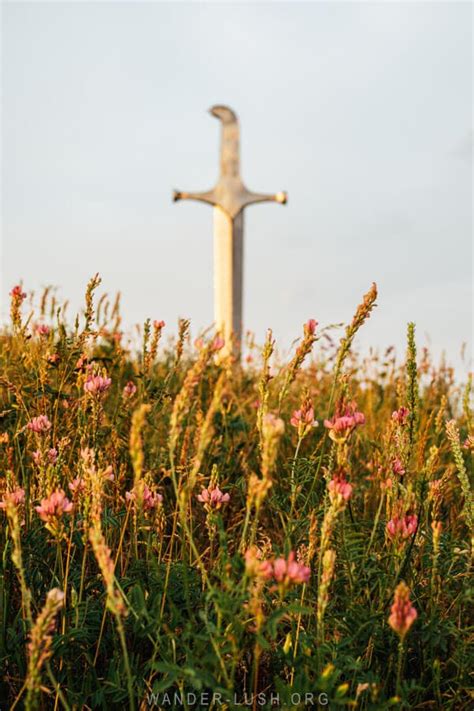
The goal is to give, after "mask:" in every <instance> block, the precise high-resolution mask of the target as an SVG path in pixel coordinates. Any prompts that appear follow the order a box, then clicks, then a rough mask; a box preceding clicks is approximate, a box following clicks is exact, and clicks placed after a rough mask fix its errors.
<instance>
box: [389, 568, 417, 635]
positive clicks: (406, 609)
mask: <svg viewBox="0 0 474 711" xmlns="http://www.w3.org/2000/svg"><path fill="white" fill-rule="evenodd" d="M417 617H418V613H417V611H416V610H415V608H414V607H413V605H412V604H411V602H410V590H409V588H408V587H407V586H406V585H405V583H404V582H401V583H399V584H398V585H397V587H396V589H395V595H394V599H393V605H392V607H391V608H390V617H389V618H388V624H389V625H390V627H391V628H392V629H393V630H394V632H396V633H397V634H398V635H399V637H400V638H401V639H402V640H403V638H404V637H405V635H406V634H407V632H408V630H409V629H410V627H411V626H412V624H413V623H414V621H415V620H416V618H417Z"/></svg>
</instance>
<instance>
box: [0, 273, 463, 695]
mask: <svg viewBox="0 0 474 711" xmlns="http://www.w3.org/2000/svg"><path fill="white" fill-rule="evenodd" d="M98 284H99V280H98V279H97V278H94V279H92V280H91V282H90V283H89V285H88V288H87V293H86V305H85V310H84V314H83V315H82V316H81V318H80V319H77V321H76V323H75V326H74V327H73V328H69V327H68V326H67V325H66V323H65V317H64V312H63V309H62V308H61V306H60V305H59V304H57V303H56V301H55V299H54V296H52V294H51V292H48V291H47V292H45V293H44V294H43V295H42V297H41V299H40V301H39V303H38V305H37V307H36V310H33V309H32V304H33V301H32V300H29V299H28V298H27V296H26V294H25V293H24V292H23V289H22V287H21V286H17V287H15V288H14V289H13V290H12V292H11V323H10V325H9V326H8V327H7V328H5V330H4V331H3V333H2V334H1V337H0V386H1V390H0V393H1V403H0V428H1V430H0V431H1V434H0V461H1V469H0V506H1V509H2V510H0V541H1V545H2V550H3V555H2V561H1V577H0V615H1V619H0V663H1V668H2V671H3V674H2V676H3V681H2V687H1V694H0V706H1V708H10V709H13V708H23V707H25V706H26V708H31V709H32V708H43V709H56V708H62V707H63V708H66V709H67V708H69V709H113V708H119V707H121V708H124V707H125V708H131V709H132V708H143V709H145V708H148V707H152V706H155V707H160V708H214V709H215V708H224V709H225V708H226V709H233V708H237V707H238V704H241V705H242V704H244V703H247V704H248V705H249V707H253V708H265V707H266V708H270V705H271V703H276V701H277V700H278V701H279V704H280V707H282V708H286V709H290V708H304V707H305V705H306V707H310V708H318V707H324V706H325V705H326V706H327V707H328V708H331V709H333V708H339V707H342V708H357V709H386V708H389V707H395V708H405V709H406V708H413V709H468V708H472V703H473V700H472V695H470V692H469V679H468V675H469V672H470V669H472V655H471V656H470V647H469V644H470V635H472V627H471V628H470V627H469V619H468V609H469V605H470V604H472V600H470V593H471V590H470V586H469V574H470V565H471V533H472V521H473V508H472V494H471V489H470V484H469V475H468V471H469V466H468V465H469V456H470V450H472V446H473V439H472V434H473V433H472V429H471V425H472V421H471V415H470V410H469V399H470V382H468V383H467V384H466V383H460V382H459V381H458V380H456V378H455V376H454V373H453V371H452V370H451V369H450V368H449V367H447V366H446V365H445V364H441V366H439V367H436V366H435V365H434V364H433V363H432V361H431V359H430V354H429V353H428V352H427V351H426V350H424V351H423V352H422V354H421V357H420V356H417V353H416V345H415V330H414V326H413V324H409V326H408V344H407V354H406V359H405V360H404V362H403V363H398V362H397V361H396V358H395V355H394V352H393V350H392V349H389V350H387V352H386V353H385V354H384V355H383V357H380V356H379V355H377V354H375V353H374V354H373V355H372V356H371V357H369V358H365V359H359V358H358V357H357V356H356V355H355V354H354V351H353V341H354V337H355V336H356V333H357V331H358V329H359V328H360V327H362V326H363V323H364V321H365V320H366V319H367V318H368V317H369V316H370V313H371V311H372V310H373V308H374V306H375V300H376V296H377V292H376V288H375V285H373V286H372V288H371V289H370V290H369V292H368V293H367V294H366V295H365V297H364V299H363V301H362V303H361V305H360V306H359V307H358V309H357V310H356V313H355V316H354V318H353V320H352V322H351V323H350V324H349V325H348V326H347V327H346V328H345V330H344V331H343V335H342V338H341V339H340V340H338V341H336V340H335V339H334V333H335V331H334V329H323V328H322V327H320V326H319V325H318V324H317V323H316V322H315V321H314V320H310V321H308V322H307V323H306V324H305V326H304V330H303V334H302V337H301V339H300V340H299V342H298V343H297V347H296V350H295V353H294V356H293V357H292V358H291V359H290V360H289V362H288V363H284V364H281V363H279V362H278V359H276V358H275V353H274V342H273V338H272V334H271V332H268V334H267V338H266V341H265V343H264V345H263V346H262V347H261V348H259V347H257V346H256V345H255V344H254V343H250V344H249V345H248V348H247V350H246V351H245V352H246V353H247V355H246V357H245V358H244V359H243V363H242V365H240V364H239V362H238V361H237V360H236V359H235V358H233V357H232V356H229V355H226V354H225V353H226V348H225V345H224V344H223V342H222V340H221V339H220V338H219V337H218V336H217V337H213V336H211V337H207V336H206V335H204V336H203V338H201V339H199V340H198V341H196V342H195V343H194V344H190V343H189V336H188V329H189V324H188V323H187V322H186V321H181V322H180V324H179V334H178V336H177V338H176V340H175V341H174V342H171V341H168V342H167V344H166V345H164V344H165V338H164V334H165V333H166V330H164V328H165V325H164V324H163V322H158V321H154V322H151V321H148V322H146V323H145V325H144V328H143V329H142V347H141V351H140V353H139V354H138V355H137V354H136V353H134V352H133V351H132V350H131V348H130V347H129V346H127V345H126V341H125V338H124V336H123V334H122V333H121V320H120V313H119V306H118V301H116V302H115V304H111V303H109V302H108V300H107V297H105V296H103V297H102V298H101V299H99V300H97V299H96V302H97V304H96V305H95V303H94V297H95V291H96V289H97V287H98ZM381 317H383V315H382V314H378V318H381ZM223 346H224V347H223ZM181 703H182V704H183V706H181V705H180V704H181Z"/></svg>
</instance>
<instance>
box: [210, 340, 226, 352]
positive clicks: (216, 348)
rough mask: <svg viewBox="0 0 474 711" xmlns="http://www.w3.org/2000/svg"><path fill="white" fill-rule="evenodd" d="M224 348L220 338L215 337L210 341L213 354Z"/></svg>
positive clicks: (223, 342)
mask: <svg viewBox="0 0 474 711" xmlns="http://www.w3.org/2000/svg"><path fill="white" fill-rule="evenodd" d="M224 346H225V341H224V339H223V338H221V337H220V336H216V337H215V338H214V340H213V341H212V345H211V348H212V350H213V351H214V352H216V351H220V350H221V349H222V348H224Z"/></svg>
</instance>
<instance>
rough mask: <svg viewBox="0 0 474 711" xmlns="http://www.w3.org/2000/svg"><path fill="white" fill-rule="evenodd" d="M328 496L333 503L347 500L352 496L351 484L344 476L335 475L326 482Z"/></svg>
mask: <svg viewBox="0 0 474 711" xmlns="http://www.w3.org/2000/svg"><path fill="white" fill-rule="evenodd" d="M328 490H329V498H330V499H331V501H332V502H333V503H335V504H342V503H344V502H345V501H349V499H350V498H351V496H352V484H349V482H348V481H346V479H344V477H341V476H335V477H334V478H333V479H331V481H330V482H329V484H328Z"/></svg>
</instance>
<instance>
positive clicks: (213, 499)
mask: <svg viewBox="0 0 474 711" xmlns="http://www.w3.org/2000/svg"><path fill="white" fill-rule="evenodd" d="M197 500H198V501H200V502H201V503H202V504H204V507H205V508H207V509H216V510H217V509H220V508H221V506H222V505H223V504H227V503H228V502H229V501H230V496H229V494H223V493H222V491H221V490H220V489H219V487H218V486H216V487H214V488H212V489H211V488H210V487H208V488H207V489H202V491H201V493H200V494H198V495H197Z"/></svg>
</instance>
